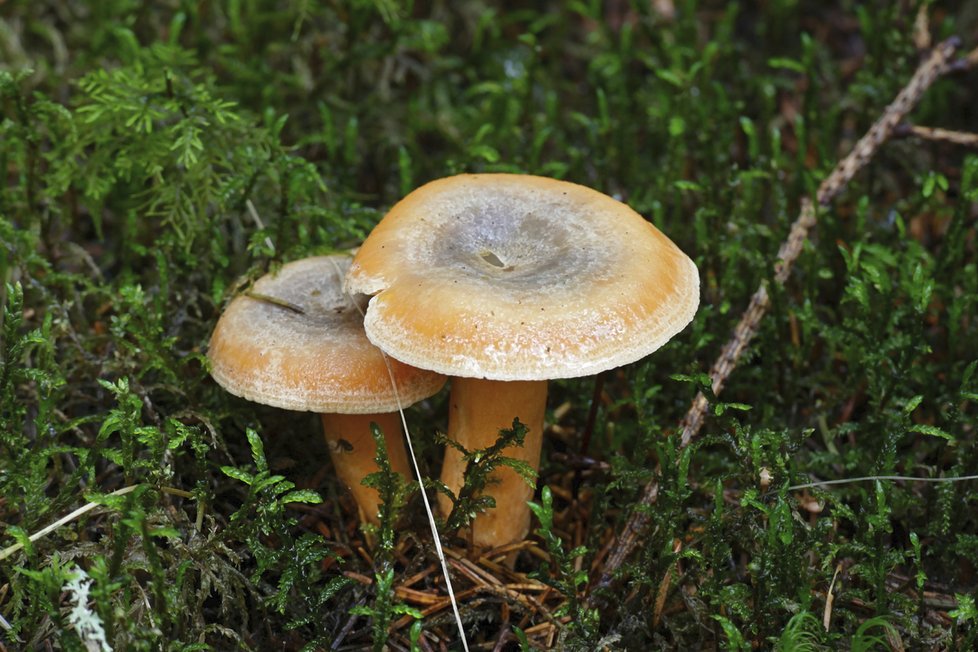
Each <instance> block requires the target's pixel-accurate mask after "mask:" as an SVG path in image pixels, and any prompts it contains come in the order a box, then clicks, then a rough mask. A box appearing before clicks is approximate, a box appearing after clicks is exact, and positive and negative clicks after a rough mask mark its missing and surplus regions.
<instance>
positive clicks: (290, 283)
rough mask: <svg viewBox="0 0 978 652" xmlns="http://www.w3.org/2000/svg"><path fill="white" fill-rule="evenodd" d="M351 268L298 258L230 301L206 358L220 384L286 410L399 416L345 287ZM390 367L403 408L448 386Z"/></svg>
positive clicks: (340, 260) (342, 259) (344, 262)
mask: <svg viewBox="0 0 978 652" xmlns="http://www.w3.org/2000/svg"><path fill="white" fill-rule="evenodd" d="M349 266H350V257H349V256H346V255H335V256H318V257H315V258H306V259H303V260H297V261H295V262H291V263H289V264H287V265H284V266H282V268H281V269H280V270H279V271H278V272H277V273H275V274H269V275H267V276H263V277H262V278H260V279H259V280H258V281H257V282H256V283H255V284H254V286H253V287H252V289H251V290H250V291H249V293H248V294H242V295H239V296H237V297H235V299H234V300H232V301H231V303H230V304H229V305H228V307H227V309H226V310H225V311H224V314H223V315H221V318H220V319H219V320H218V322H217V326H216V327H215V328H214V333H213V334H212V335H211V341H210V347H209V349H208V352H207V357H208V358H209V359H210V362H211V375H212V376H213V377H214V379H215V380H216V381H217V382H218V384H220V385H221V387H223V388H224V389H226V390H227V391H229V392H230V393H232V394H234V395H235V396H240V397H242V398H246V399H248V400H250V401H255V402H256V403H263V404H265V405H273V406H275V407H280V408H285V409H288V410H307V411H311V412H332V413H340V414H373V413H380V412H390V411H393V410H396V409H397V407H398V403H397V400H396V399H395V397H394V392H393V390H392V387H391V379H390V375H389V374H388V371H387V364H385V362H384V356H383V353H382V352H381V351H380V350H379V349H378V348H377V347H375V346H374V345H372V344H371V343H370V341H369V340H368V339H367V337H366V335H364V332H363V318H362V316H361V312H360V308H359V307H358V306H357V305H356V304H355V303H354V302H353V300H352V299H351V298H350V297H349V296H348V295H346V294H344V292H343V289H342V285H343V276H344V274H346V271H347V269H348V268H349ZM249 295H250V296H249ZM300 311H301V312H300ZM390 369H391V371H392V372H393V376H394V380H395V382H396V383H397V391H398V396H399V398H400V401H401V405H402V406H404V407H407V406H408V405H411V404H412V403H416V402H417V401H420V400H421V399H423V398H427V397H428V396H431V395H432V394H435V393H436V392H437V391H438V390H439V389H441V387H442V385H444V384H445V377H444V376H441V375H439V374H437V373H433V372H431V371H425V370H422V369H416V368H414V367H410V366H408V365H406V364H403V363H401V362H398V361H397V360H390Z"/></svg>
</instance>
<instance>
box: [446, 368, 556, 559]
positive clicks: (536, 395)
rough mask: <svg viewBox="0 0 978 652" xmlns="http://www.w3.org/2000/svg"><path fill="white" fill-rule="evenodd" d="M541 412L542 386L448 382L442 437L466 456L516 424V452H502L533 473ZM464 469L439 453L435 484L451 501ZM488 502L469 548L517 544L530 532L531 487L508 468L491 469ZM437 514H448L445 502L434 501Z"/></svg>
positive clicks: (458, 457) (456, 456) (453, 452)
mask: <svg viewBox="0 0 978 652" xmlns="http://www.w3.org/2000/svg"><path fill="white" fill-rule="evenodd" d="M546 407H547V381H545V380H535V381H533V380H531V381H509V382H507V381H499V380H484V379H479V378H454V379H452V393H451V398H450V401H449V412H448V436H449V438H450V439H452V440H454V441H456V442H458V443H459V444H461V445H462V447H463V448H465V449H466V450H469V451H475V450H479V449H484V448H489V447H490V446H492V445H493V444H495V443H496V440H497V438H498V437H499V431H500V430H502V429H506V428H510V427H511V426H512V424H513V419H514V418H517V419H519V420H520V422H521V423H522V424H523V425H524V426H526V428H527V433H526V438H525V439H524V441H523V446H522V447H511V448H506V449H504V451H503V454H504V455H505V456H506V457H511V458H515V459H518V460H522V461H524V462H526V463H527V464H529V465H530V466H531V467H532V468H533V470H534V471H537V470H539V468H540V449H541V447H542V446H543V417H544V413H545V412H546ZM467 467H468V465H467V463H466V462H465V461H464V459H463V456H462V453H461V452H460V451H459V450H457V449H455V448H452V447H448V448H446V449H445V460H444V462H443V464H442V469H441V481H442V482H443V483H444V484H445V485H446V486H447V487H448V488H449V489H450V490H451V491H452V492H453V493H455V494H456V495H458V493H459V490H460V489H461V488H462V485H463V483H464V481H465V472H466V470H467ZM483 494H484V495H487V496H491V497H492V499H493V500H494V501H495V502H496V507H494V508H492V509H488V510H486V511H485V512H483V513H482V514H480V515H478V516H477V517H476V518H475V520H474V521H473V522H472V526H471V536H472V543H473V544H475V545H476V546H478V547H480V548H488V547H492V546H495V545H499V544H500V542H502V543H509V542H512V541H519V540H520V539H522V538H523V537H525V536H526V534H527V532H528V531H529V529H530V508H529V506H528V505H527V501H529V500H530V499H531V498H533V487H531V486H530V485H528V484H527V483H526V480H524V479H523V478H522V477H521V476H520V475H519V474H518V473H516V471H514V470H513V469H511V468H509V467H502V468H499V469H497V470H496V471H495V472H494V473H493V475H492V476H491V484H489V485H488V486H487V487H486V489H485V490H484V492H483ZM439 501H440V502H439V506H440V507H441V510H442V513H444V514H448V513H449V512H450V511H451V509H452V505H451V501H449V499H448V497H447V496H444V495H439Z"/></svg>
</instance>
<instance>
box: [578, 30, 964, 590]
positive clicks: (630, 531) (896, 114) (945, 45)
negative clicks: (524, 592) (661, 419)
mask: <svg viewBox="0 0 978 652" xmlns="http://www.w3.org/2000/svg"><path fill="white" fill-rule="evenodd" d="M958 47H959V41H958V39H957V38H950V39H947V40H945V41H943V42H941V43H939V44H938V45H937V46H936V47H935V48H934V49H933V50H932V51H931V52H930V54H929V55H928V56H927V58H926V59H925V60H924V61H923V62H922V63H921V64H920V66H919V67H918V68H917V70H916V71H915V72H914V74H913V77H911V78H910V81H909V82H908V83H907V85H906V86H904V87H903V89H902V90H901V91H900V92H899V93H898V94H897V96H896V98H895V99H894V100H893V102H891V103H890V105H889V106H887V107H886V109H885V110H884V111H883V113H882V115H881V116H880V117H879V119H878V120H877V121H876V122H875V123H874V124H873V126H872V127H870V128H869V130H868V131H867V132H866V134H865V135H864V136H863V137H862V138H861V139H860V140H859V142H858V143H856V145H855V147H853V149H852V151H851V152H850V153H849V154H848V156H846V157H845V158H844V159H842V160H841V161H840V162H839V163H838V164H837V165H836V166H835V168H834V169H833V170H832V172H831V173H830V174H829V175H828V177H826V178H825V180H824V181H822V183H821V184H820V185H819V187H818V191H817V192H816V195H815V199H816V203H817V205H818V206H819V207H821V208H824V207H826V206H828V205H829V203H830V202H831V201H832V200H833V199H835V198H836V197H837V196H838V195H839V194H840V193H841V192H842V190H843V189H844V188H845V187H846V186H847V184H848V183H849V181H851V180H852V178H853V177H854V176H855V175H856V173H857V172H859V171H860V170H862V169H863V168H864V167H865V166H866V165H867V164H868V163H869V161H870V160H871V159H872V158H873V156H874V155H875V154H876V152H877V150H879V148H880V146H881V145H882V144H883V143H885V142H886V141H887V140H889V139H890V138H892V137H893V135H894V130H895V129H896V127H897V125H899V124H900V123H901V122H903V121H904V120H905V119H906V117H907V115H908V114H909V113H910V112H911V111H912V110H913V109H914V107H916V105H917V104H918V103H919V102H920V99H921V98H922V97H923V95H924V93H925V92H926V91H927V89H928V88H930V86H931V85H932V84H933V83H934V82H935V81H936V80H937V79H938V78H939V77H940V76H942V75H944V74H947V73H949V72H955V71H959V70H964V69H967V68H969V67H971V66H974V65H978V49H976V50H974V51H972V52H971V53H969V55H968V56H967V57H965V58H962V59H958V60H954V59H953V57H954V55H955V52H956V51H957V49H958ZM815 223H816V208H815V205H814V204H813V202H812V201H811V200H810V199H808V198H805V199H803V200H802V202H801V207H800V211H799V215H798V218H797V219H796V220H795V222H794V223H793V224H792V226H791V230H790V232H789V234H788V237H787V239H786V240H785V241H784V243H782V245H781V248H780V250H779V251H778V259H777V261H776V263H775V266H774V281H775V282H776V283H778V284H779V285H783V284H784V282H785V281H786V280H787V279H788V276H789V275H790V273H791V268H792V265H793V264H794V262H795V260H796V259H797V258H798V256H799V254H800V253H801V250H802V247H803V245H804V243H805V240H806V239H807V237H808V233H809V231H810V230H811V229H812V227H814V226H815ZM769 305H770V296H769V295H768V290H767V282H766V281H764V282H762V283H761V285H760V286H759V287H758V288H757V290H756V291H755V292H754V295H753V296H752V297H751V300H750V303H749V305H748V306H747V309H746V310H745V311H744V314H743V315H742V317H741V319H740V322H739V323H738V324H737V326H736V327H735V328H734V332H733V335H732V336H731V338H730V340H729V341H728V342H727V344H726V345H725V346H724V347H723V350H722V351H721V353H720V355H719V357H718V358H717V360H716V361H715V362H714V363H713V367H712V368H711V369H710V381H711V386H712V389H713V393H714V394H719V393H720V391H721V390H722V389H723V386H724V384H725V382H726V380H727V378H728V377H729V376H730V374H731V372H733V370H734V368H735V367H736V366H737V362H738V361H739V360H740V357H741V355H743V353H744V351H745V350H746V349H747V347H748V345H749V344H750V341H751V339H753V337H754V335H755V334H756V333H757V330H758V328H759V326H760V322H761V319H762V318H763V317H764V315H765V314H766V312H767V309H768V307H769ZM707 407H708V401H707V399H706V397H705V396H704V395H703V394H702V393H699V394H697V396H696V398H695V399H693V403H692V405H691V406H690V408H689V411H688V412H687V413H686V416H685V418H684V419H683V421H682V423H681V424H680V427H681V428H682V437H681V440H680V448H685V447H686V446H688V445H689V444H690V442H692V440H693V438H694V437H696V435H697V434H698V433H699V431H700V428H701V427H702V425H703V420H704V418H705V415H706V409H707ZM658 494H659V486H658V482H657V481H656V480H655V479H653V480H650V481H649V482H648V484H646V486H645V489H644V490H643V494H642V498H641V500H640V501H639V504H638V505H636V508H635V509H633V510H632V514H631V516H630V517H629V518H628V520H627V522H626V523H625V526H624V527H623V528H622V530H621V532H620V533H619V535H618V537H617V540H616V542H615V545H614V546H613V547H612V550H611V552H610V553H609V555H608V561H607V563H606V564H605V566H604V569H603V570H602V573H601V577H600V578H599V579H598V581H597V582H595V583H594V584H593V585H592V586H591V590H590V591H589V593H588V603H589V604H590V603H592V602H593V597H594V595H595V593H596V591H595V590H594V589H601V588H604V587H607V586H609V585H610V584H611V581H612V578H613V577H614V574H615V572H616V571H617V570H618V568H620V567H621V565H622V564H623V563H624V561H625V559H627V557H628V555H629V554H631V552H632V550H633V549H634V548H635V545H636V543H637V541H638V539H639V537H640V536H641V535H642V533H643V532H645V529H646V527H647V526H648V515H647V507H649V506H651V505H652V504H654V503H655V501H656V498H657V497H658Z"/></svg>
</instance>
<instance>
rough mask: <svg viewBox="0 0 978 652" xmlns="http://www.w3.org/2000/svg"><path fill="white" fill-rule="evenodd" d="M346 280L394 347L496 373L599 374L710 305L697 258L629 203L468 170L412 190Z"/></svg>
mask: <svg viewBox="0 0 978 652" xmlns="http://www.w3.org/2000/svg"><path fill="white" fill-rule="evenodd" d="M346 282H347V288H348V289H349V290H351V291H353V292H359V293H363V294H370V295H375V296H373V298H371V299H370V303H369V306H368V308H367V315H366V319H365V320H364V327H365V329H366V331H367V336H368V337H369V338H370V340H371V341H372V342H374V343H375V344H376V345H377V346H379V347H380V348H382V349H384V350H385V351H386V352H388V353H389V354H390V355H391V356H393V357H395V358H397V359H398V360H402V361H404V362H407V363H408V364H412V365H415V366H418V367H423V368H425V369H433V370H435V371H438V372H440V373H443V374H448V375H453V376H465V377H475V378H488V379H491V380H545V379H550V378H573V377H578V376H587V375H591V374H594V373H597V372H600V371H604V370H605V369H611V368H614V367H617V366H620V365H623V364H628V363H630V362H634V361H635V360H638V359H640V358H643V357H645V356H646V355H648V354H649V353H651V352H652V351H655V350H656V349H658V348H659V347H660V346H662V345H663V344H665V343H666V342H667V341H668V340H669V338H671V337H672V336H673V335H675V334H676V333H678V332H679V331H681V330H682V329H683V328H684V327H685V326H686V325H687V324H688V323H689V322H690V321H691V320H692V318H693V315H694V314H695V312H696V308H697V306H698V305H699V275H698V273H697V270H696V265H695V264H694V263H693V261H692V260H690V259H689V257H688V256H686V254H684V253H683V252H682V251H680V249H679V248H678V247H676V245H675V244H673V243H672V241H671V240H669V238H667V237H666V236H665V235H663V234H662V232H660V231H659V230H658V229H657V228H655V227H654V226H652V225H651V224H650V223H649V222H647V221H646V220H645V219H644V218H642V216H640V215H639V214H638V213H636V212H635V211H633V210H632V209H631V208H629V207H628V206H626V205H625V204H623V203H621V202H619V201H617V200H615V199H612V198H611V197H608V196H607V195H604V194H602V193H600V192H597V191H595V190H591V189H590V188H586V187H584V186H580V185H577V184H573V183H568V182H565V181H557V180H554V179H547V178H544V177H536V176H530V175H514V174H480V175H459V176H455V177H449V178H446V179H440V180H437V181H433V182H431V183H429V184H427V185H425V186H422V187H421V188H418V189H417V190H415V191H413V192H412V193H411V194H409V195H408V196H407V197H405V198H404V199H403V200H401V201H400V202H399V203H398V204H397V205H395V206H394V207H393V208H392V209H391V210H390V212H389V213H388V214H387V215H386V216H385V217H384V219H383V220H381V222H380V224H378V225H377V227H376V228H375V229H374V230H373V232H372V233H371V234H370V236H369V237H368V238H367V240H366V241H365V242H364V243H363V245H362V246H361V247H360V249H359V251H358V252H357V255H356V257H355V258H354V261H353V265H352V266H351V267H350V271H349V273H348V274H347V280H346Z"/></svg>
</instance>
